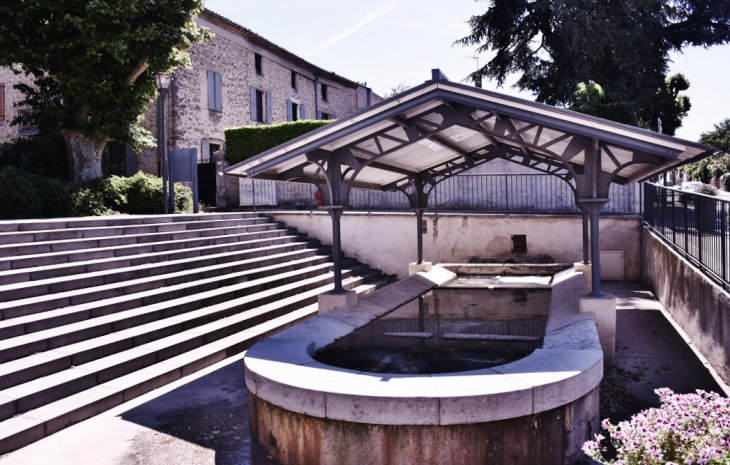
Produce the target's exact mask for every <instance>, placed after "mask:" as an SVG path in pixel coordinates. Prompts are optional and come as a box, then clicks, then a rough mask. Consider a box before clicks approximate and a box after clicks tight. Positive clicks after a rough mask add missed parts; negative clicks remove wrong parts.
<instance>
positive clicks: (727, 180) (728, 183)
mask: <svg viewBox="0 0 730 465" xmlns="http://www.w3.org/2000/svg"><path fill="white" fill-rule="evenodd" d="M722 188H723V189H724V190H725V191H726V192H730V173H728V174H725V175H724V176H723V177H722Z"/></svg>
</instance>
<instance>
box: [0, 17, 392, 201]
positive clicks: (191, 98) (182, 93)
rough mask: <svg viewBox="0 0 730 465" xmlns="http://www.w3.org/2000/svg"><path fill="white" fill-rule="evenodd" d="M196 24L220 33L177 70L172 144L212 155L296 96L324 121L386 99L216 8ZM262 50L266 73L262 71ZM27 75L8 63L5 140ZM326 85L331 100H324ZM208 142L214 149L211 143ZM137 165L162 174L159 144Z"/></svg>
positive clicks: (1, 137)
mask: <svg viewBox="0 0 730 465" xmlns="http://www.w3.org/2000/svg"><path fill="white" fill-rule="evenodd" d="M196 23H197V24H198V25H200V26H203V27H206V28H208V29H209V30H210V31H211V32H212V33H213V34H214V37H212V38H211V39H210V40H207V41H205V42H203V43H200V44H196V45H194V46H193V47H192V48H191V49H190V51H189V54H190V60H191V66H190V67H189V68H180V69H177V70H175V71H174V73H173V74H174V77H173V83H172V87H171V89H170V92H169V93H168V100H167V107H166V113H167V115H166V116H167V117H166V121H167V133H168V147H169V148H171V149H177V148H190V147H195V148H197V149H198V154H199V155H198V156H199V157H207V156H208V154H209V153H211V154H212V152H213V151H214V150H215V148H223V142H224V130H225V129H226V128H231V127H238V126H250V125H260V124H268V123H272V124H273V123H281V122H284V121H288V120H289V119H290V116H289V115H290V113H291V112H290V111H288V108H289V107H290V104H289V102H293V103H295V104H296V105H297V107H298V110H299V111H297V115H296V116H297V119H321V118H323V117H324V116H327V115H329V116H330V117H332V118H339V117H344V116H346V115H348V114H350V113H352V112H353V111H356V110H357V109H359V108H363V107H366V106H368V105H370V104H373V103H376V102H378V101H380V97H378V96H377V95H376V94H373V93H372V92H371V90H370V89H369V88H367V87H365V86H364V85H361V84H359V83H357V82H354V81H350V80H349V79H346V78H344V77H342V76H338V75H337V74H335V73H332V72H330V71H326V70H323V69H321V68H319V67H317V66H315V65H314V64H312V63H309V62H307V61H305V60H304V59H302V58H300V57H298V56H296V55H294V54H293V53H291V52H289V51H287V50H285V49H283V48H281V47H279V46H278V45H276V44H273V43H272V42H270V41H268V40H266V39H264V38H263V37H261V36H259V35H257V34H255V33H254V32H252V31H250V30H248V29H246V28H244V27H242V26H240V25H238V24H236V23H234V22H232V21H230V20H228V19H226V18H224V17H222V16H220V15H218V14H216V13H214V12H212V11H209V10H203V12H201V14H200V16H199V17H198V18H197V19H196ZM257 55H258V56H259V57H260V58H259V59H258V60H259V62H260V72H258V70H257V69H256V64H257ZM209 72H212V73H215V74H216V75H217V76H218V78H217V79H218V84H219V87H217V89H218V90H219V91H220V94H219V95H220V97H219V98H220V105H219V106H218V107H217V108H216V109H210V108H209V107H210V105H209V93H210V92H211V90H210V86H211V84H210V83H209V80H210V78H209V76H210V73H209ZM292 73H294V76H292ZM292 77H293V79H292ZM23 80H24V81H25V82H28V83H30V80H29V79H27V78H25V77H24V76H23V75H15V74H14V73H13V72H12V71H11V70H10V69H6V68H0V86H1V85H3V84H4V86H5V94H4V95H5V99H4V100H5V101H4V106H5V112H4V114H5V120H4V121H0V142H6V141H9V140H11V139H14V138H16V137H18V135H19V134H18V127H17V126H15V127H11V126H10V125H9V123H10V120H11V119H12V118H13V117H14V116H15V115H16V112H17V109H14V108H13V103H14V102H16V101H18V100H19V98H20V95H19V93H18V91H16V90H15V89H13V86H14V85H15V84H16V83H18V82H20V81H23ZM292 80H293V81H294V84H295V87H294V86H292ZM323 86H324V87H326V98H323V94H322V88H323ZM214 87H215V86H214ZM252 87H253V88H255V89H257V90H259V91H261V92H262V95H263V96H264V98H265V99H266V100H267V101H266V102H265V103H264V105H263V107H264V112H265V113H266V114H265V117H264V118H262V119H263V121H264V122H263V123H261V122H258V121H256V120H255V119H254V118H252V111H251V102H252V95H251V93H252ZM214 92H215V91H214ZM213 106H214V107H216V105H213ZM302 107H303V109H304V111H303V112H302ZM157 113H158V109H157V104H156V103H153V104H152V106H151V108H150V111H148V112H147V114H146V115H145V119H144V122H143V123H142V125H143V127H144V128H146V129H148V130H149V131H151V132H152V134H154V135H157V125H158V117H157ZM323 114H324V115H323ZM302 116H303V118H302ZM208 144H211V146H212V148H213V150H209V149H208V147H209V145H208ZM137 169H139V170H142V171H144V172H146V173H151V174H155V175H160V174H161V167H160V164H159V163H158V156H157V149H155V148H151V149H143V150H142V151H141V152H140V153H139V154H137ZM226 187H227V189H226V191H227V203H228V204H229V205H238V199H237V194H238V179H237V178H231V179H227V180H226Z"/></svg>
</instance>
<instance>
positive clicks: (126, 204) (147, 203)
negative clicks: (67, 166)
mask: <svg viewBox="0 0 730 465" xmlns="http://www.w3.org/2000/svg"><path fill="white" fill-rule="evenodd" d="M0 186H2V189H0V218H1V219H20V218H58V217H68V216H101V215H111V214H114V213H115V212H119V213H127V214H157V213H162V180H161V179H160V178H158V177H157V176H152V175H148V174H144V173H142V172H139V173H137V174H136V175H134V176H132V177H131V178H123V177H119V176H111V177H109V178H106V179H102V178H97V179H92V180H91V181H87V182H80V183H68V182H65V181H63V180H60V179H56V178H50V177H45V176H37V175H33V174H29V173H26V172H24V171H22V170H20V169H18V168H16V167H7V168H3V169H0ZM192 207H193V195H192V191H191V190H190V189H189V188H187V187H185V186H182V185H176V186H175V212H176V213H190V212H192V210H193V208H192Z"/></svg>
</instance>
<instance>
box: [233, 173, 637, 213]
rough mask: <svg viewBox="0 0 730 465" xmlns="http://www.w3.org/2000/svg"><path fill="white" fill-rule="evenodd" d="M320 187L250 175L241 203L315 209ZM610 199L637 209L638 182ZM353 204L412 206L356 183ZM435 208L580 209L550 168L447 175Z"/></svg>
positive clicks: (611, 209)
mask: <svg viewBox="0 0 730 465" xmlns="http://www.w3.org/2000/svg"><path fill="white" fill-rule="evenodd" d="M316 191H317V189H316V187H315V186H313V185H310V184H300V183H281V182H273V181H261V180H249V181H243V182H242V184H241V205H242V206H244V207H245V206H249V207H251V208H253V209H258V210H310V211H311V210H315V209H317V206H318V205H317V198H316ZM609 195H610V198H611V201H610V202H609V203H608V204H607V205H606V207H605V208H604V209H603V211H602V212H601V214H639V213H640V206H641V204H640V202H639V199H638V188H637V186H636V185H635V184H629V185H626V186H619V185H612V186H611V189H610V192H609ZM350 210H354V211H367V212H372V211H410V210H411V207H410V205H409V203H408V199H407V198H406V196H405V195H404V194H403V193H401V192H378V191H371V190H362V189H353V190H352V192H351V193H350ZM428 211H431V212H474V213H549V214H570V215H577V214H580V211H579V210H578V208H577V207H576V205H575V197H574V196H573V191H572V190H571V188H570V186H569V185H568V184H567V183H566V182H564V181H563V180H561V179H559V178H556V177H555V176H550V175H546V174H473V175H459V176H454V177H452V178H449V179H447V180H445V181H443V182H441V183H440V184H438V185H437V186H436V188H435V189H434V190H433V191H432V192H431V194H430V195H429V199H428Z"/></svg>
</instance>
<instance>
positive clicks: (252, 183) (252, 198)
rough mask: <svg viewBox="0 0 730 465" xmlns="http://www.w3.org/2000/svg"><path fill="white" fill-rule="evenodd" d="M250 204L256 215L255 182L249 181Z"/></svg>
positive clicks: (253, 180)
mask: <svg viewBox="0 0 730 465" xmlns="http://www.w3.org/2000/svg"><path fill="white" fill-rule="evenodd" d="M251 203H253V212H254V213H256V180H255V179H251Z"/></svg>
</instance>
